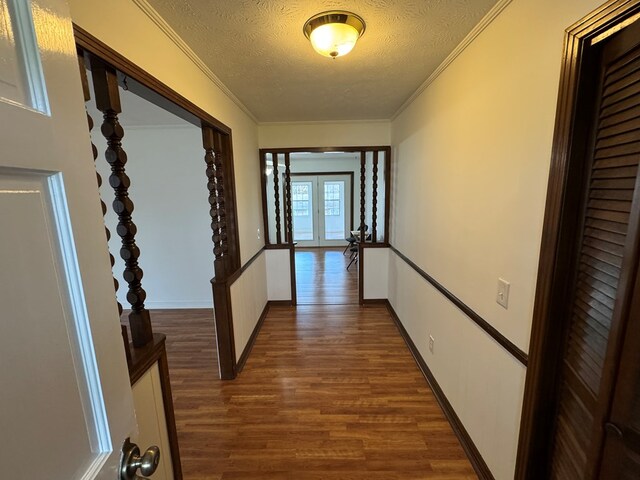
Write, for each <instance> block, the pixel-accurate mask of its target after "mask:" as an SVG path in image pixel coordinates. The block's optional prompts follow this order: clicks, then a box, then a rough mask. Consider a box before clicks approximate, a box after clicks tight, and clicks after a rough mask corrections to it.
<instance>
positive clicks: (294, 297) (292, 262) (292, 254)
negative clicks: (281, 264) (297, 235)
mask: <svg viewBox="0 0 640 480" xmlns="http://www.w3.org/2000/svg"><path fill="white" fill-rule="evenodd" d="M289 272H290V273H289V275H290V277H291V305H293V306H296V305H297V304H298V289H297V286H296V246H295V245H294V244H293V243H291V244H289Z"/></svg>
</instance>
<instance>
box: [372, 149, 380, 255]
mask: <svg viewBox="0 0 640 480" xmlns="http://www.w3.org/2000/svg"><path fill="white" fill-rule="evenodd" d="M372 163H373V165H372V167H371V190H372V193H371V242H372V243H378V151H377V150H375V151H374V152H373V160H372Z"/></svg>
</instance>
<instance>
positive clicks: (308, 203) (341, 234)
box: [260, 146, 391, 305]
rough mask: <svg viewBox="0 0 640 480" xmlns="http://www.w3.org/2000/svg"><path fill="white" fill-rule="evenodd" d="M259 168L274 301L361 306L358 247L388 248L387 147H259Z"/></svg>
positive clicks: (362, 270) (360, 252)
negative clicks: (275, 271)
mask: <svg viewBox="0 0 640 480" xmlns="http://www.w3.org/2000/svg"><path fill="white" fill-rule="evenodd" d="M260 170H261V178H262V212H263V218H264V237H265V249H266V250H268V251H270V254H271V256H272V258H274V259H276V258H277V260H274V265H276V264H277V265H278V266H279V267H280V270H279V272H280V273H279V274H278V275H274V276H273V277H272V278H271V280H270V281H271V282H273V285H276V287H274V290H277V295H279V296H281V298H278V301H283V302H289V301H290V303H291V304H292V305H297V304H314V303H315V304H360V305H363V304H364V303H365V302H366V300H365V298H364V286H363V283H364V282H363V279H364V278H365V272H366V270H365V267H364V266H363V265H364V263H365V260H366V255H365V252H366V251H367V249H368V248H379V247H383V248H384V247H388V246H389V211H390V196H391V195H390V194H391V192H390V185H391V183H390V175H391V148H390V147H389V146H370V147H310V148H304V147H303V148H269V149H261V150H260ZM356 179H359V181H357V180H356ZM278 250H280V252H277V251H278ZM283 251H288V255H284V254H283V253H284V252H283ZM287 257H288V258H287ZM282 267H284V268H282ZM286 267H288V268H286ZM284 272H287V274H285V273H284ZM289 282H290V284H289ZM289 291H290V292H291V296H290V297H289V298H290V300H289V298H287V294H288V292H289Z"/></svg>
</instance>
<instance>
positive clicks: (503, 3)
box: [391, 0, 512, 121]
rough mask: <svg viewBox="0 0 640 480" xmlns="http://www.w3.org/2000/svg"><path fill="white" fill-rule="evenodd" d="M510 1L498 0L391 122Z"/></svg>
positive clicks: (403, 105)
mask: <svg viewBox="0 0 640 480" xmlns="http://www.w3.org/2000/svg"><path fill="white" fill-rule="evenodd" d="M511 1H512V0H499V1H498V2H497V3H496V4H495V5H494V6H493V8H491V10H489V11H488V12H487V14H486V15H485V16H484V17H482V19H481V20H480V22H478V24H477V25H476V26H475V27H473V29H472V30H471V31H470V32H469V33H468V34H467V36H466V37H464V39H463V40H462V41H461V42H460V43H459V44H458V46H457V47H456V48H455V49H454V50H453V51H452V52H451V53H450V54H449V56H447V58H445V59H444V61H443V62H442V63H441V64H440V65H439V66H438V68H436V69H435V70H434V71H433V73H432V74H431V75H429V77H428V78H427V79H426V80H425V81H424V82H423V83H422V85H420V86H419V87H418V89H417V90H416V91H415V92H413V94H411V96H410V97H409V98H407V100H406V101H405V102H404V103H403V104H402V105H401V106H400V108H399V109H398V110H397V111H396V113H394V114H393V116H392V117H391V121H393V120H395V119H396V118H398V116H399V115H400V114H401V113H402V112H403V111H404V110H405V109H406V108H407V107H408V106H409V105H411V103H413V101H414V100H415V99H416V98H418V97H419V96H420V94H421V93H422V92H424V91H425V90H426V89H427V87H428V86H429V85H431V84H432V83H433V82H434V81H435V79H436V78H438V77H439V76H440V74H441V73H442V72H444V71H445V70H446V69H447V67H448V66H449V65H451V63H453V61H454V60H455V59H456V58H458V56H459V55H460V54H461V53H462V52H463V51H464V50H465V49H466V48H467V47H468V46H469V45H470V44H471V42H473V41H474V40H475V39H476V37H477V36H478V35H480V34H481V33H482V32H483V31H484V29H485V28H487V27H488V26H489V25H490V24H491V22H493V21H494V20H495V19H496V17H497V16H498V15H500V13H502V11H503V10H504V9H505V8H507V6H508V5H509V4H510V3H511Z"/></svg>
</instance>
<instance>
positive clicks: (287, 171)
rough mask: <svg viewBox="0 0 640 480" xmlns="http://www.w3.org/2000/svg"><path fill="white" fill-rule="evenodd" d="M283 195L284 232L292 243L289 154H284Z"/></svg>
mask: <svg viewBox="0 0 640 480" xmlns="http://www.w3.org/2000/svg"><path fill="white" fill-rule="evenodd" d="M284 195H285V203H286V215H285V221H286V224H287V225H286V232H287V235H288V236H287V242H288V243H289V244H290V245H291V244H293V212H292V211H291V159H290V158H289V154H288V153H285V154H284Z"/></svg>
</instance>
